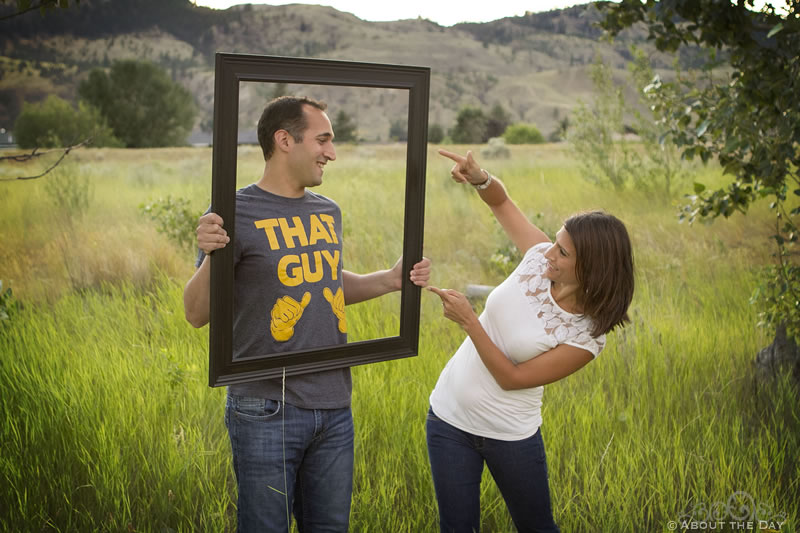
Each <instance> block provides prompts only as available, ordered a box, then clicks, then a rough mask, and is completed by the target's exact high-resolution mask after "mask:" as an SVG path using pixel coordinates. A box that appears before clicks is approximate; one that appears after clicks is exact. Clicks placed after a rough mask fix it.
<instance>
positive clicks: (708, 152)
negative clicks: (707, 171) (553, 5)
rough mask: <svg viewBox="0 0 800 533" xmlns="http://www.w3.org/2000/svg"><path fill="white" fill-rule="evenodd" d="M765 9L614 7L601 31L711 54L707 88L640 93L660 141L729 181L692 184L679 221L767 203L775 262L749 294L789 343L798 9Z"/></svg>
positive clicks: (702, 4) (796, 288) (680, 3)
mask: <svg viewBox="0 0 800 533" xmlns="http://www.w3.org/2000/svg"><path fill="white" fill-rule="evenodd" d="M773 3H774V4H776V6H773V5H771V4H769V3H768V4H766V5H765V7H763V8H762V10H761V11H755V7H754V2H753V0H738V1H737V2H733V1H731V0H662V1H660V2H656V1H654V0H646V1H644V2H642V1H641V0H622V1H621V2H620V3H618V4H613V3H608V4H605V5H604V10H605V19H604V20H603V22H602V26H603V27H604V28H605V29H606V30H607V31H608V32H609V33H610V34H611V35H616V34H617V33H619V32H620V31H621V30H622V29H624V28H627V27H630V26H631V25H633V24H636V23H640V22H641V23H644V24H645V25H646V26H647V28H648V32H649V39H650V40H652V41H654V42H655V44H656V46H657V47H658V48H659V49H660V50H662V51H676V50H678V48H679V47H680V46H681V45H687V44H688V45H700V46H702V47H705V48H707V49H710V50H711V51H712V52H714V53H712V54H711V55H710V56H709V61H708V62H707V64H706V68H705V70H706V73H707V74H708V75H707V76H706V80H710V82H708V81H705V82H701V83H698V82H696V81H695V80H692V79H690V78H686V77H679V78H678V80H677V81H676V82H674V83H672V84H667V83H665V82H663V81H661V80H659V79H655V80H654V81H653V84H652V85H651V86H650V87H648V91H650V92H652V93H653V94H654V95H655V98H654V104H653V105H655V106H656V110H657V111H658V113H657V114H659V115H661V116H662V117H663V123H664V125H665V126H667V127H668V131H667V132H666V133H665V135H664V138H671V139H672V141H673V142H674V143H676V144H677V145H678V146H680V147H681V148H682V149H683V156H684V157H686V158H692V157H700V158H701V159H702V160H703V161H709V160H711V159H714V158H715V159H716V160H717V161H718V162H719V164H720V165H722V167H723V168H724V170H725V173H726V174H729V175H730V176H731V182H730V183H729V184H728V185H727V186H726V187H724V188H722V189H718V190H714V191H709V190H706V188H705V187H704V186H703V185H702V184H699V183H698V184H695V193H696V194H695V195H693V196H691V197H690V200H691V202H692V203H691V204H690V205H688V206H686V207H685V208H684V209H683V212H682V218H686V219H689V220H694V219H695V218H701V219H702V218H708V219H713V218H715V217H718V216H720V215H722V216H724V217H728V216H730V215H731V214H733V213H734V212H736V211H740V212H746V211H747V208H748V207H749V205H750V204H751V203H752V202H753V201H755V200H757V199H759V198H770V199H771V200H772V204H771V205H772V207H773V208H774V209H775V210H776V211H777V213H776V214H777V217H776V218H777V220H778V225H777V228H776V234H775V235H774V239H775V241H776V243H777V245H778V252H777V254H776V255H777V257H778V259H779V261H778V265H777V266H776V267H775V268H774V269H772V270H771V271H770V273H769V275H768V277H767V279H766V282H765V284H764V285H762V287H761V289H763V290H759V292H760V296H759V298H760V299H761V303H762V304H763V305H764V307H763V309H764V312H763V315H762V317H763V318H764V322H765V323H767V324H773V325H777V324H779V323H785V324H786V326H787V332H788V333H789V335H790V336H792V337H794V338H795V339H797V338H798V337H799V336H800V267H798V266H797V265H796V261H797V260H796V258H794V257H793V255H794V254H793V253H792V251H791V248H792V247H793V245H794V243H795V242H796V241H797V215H798V214H800V208H797V207H794V206H796V205H797V203H798V198H797V196H800V179H799V177H798V167H800V100H798V98H797V95H798V94H800V2H797V1H796V0H785V1H784V2H782V3H781V2H773ZM718 52H724V54H725V55H726V56H727V63H728V65H729V69H726V70H725V71H724V72H726V75H725V76H726V77H725V79H723V80H719V79H718V76H717V79H714V77H713V76H712V75H711V73H712V68H713V67H714V66H716V65H715V62H714V59H715V55H716V53H718ZM659 95H664V96H663V97H659Z"/></svg>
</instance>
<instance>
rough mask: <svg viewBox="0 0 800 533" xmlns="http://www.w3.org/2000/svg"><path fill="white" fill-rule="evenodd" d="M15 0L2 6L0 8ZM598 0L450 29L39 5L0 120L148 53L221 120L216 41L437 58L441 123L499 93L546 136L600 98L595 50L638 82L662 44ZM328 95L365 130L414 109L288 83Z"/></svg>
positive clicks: (249, 108)
mask: <svg viewBox="0 0 800 533" xmlns="http://www.w3.org/2000/svg"><path fill="white" fill-rule="evenodd" d="M13 10H14V8H13V6H11V5H7V4H2V5H0V17H1V16H2V15H4V14H9V13H12V12H13ZM599 18H600V14H599V12H598V11H597V9H596V8H595V7H594V6H593V5H586V6H576V7H573V8H568V9H563V10H556V11H551V12H547V13H534V14H530V13H529V14H527V15H525V16H522V17H510V18H504V19H500V20H497V21H493V22H489V23H485V24H458V25H455V26H452V27H442V26H439V25H438V24H436V23H433V22H431V21H428V20H424V19H416V20H402V21H395V22H367V21H363V20H361V19H359V18H357V17H355V16H353V15H352V14H349V13H344V12H340V11H337V10H335V9H333V8H330V7H323V6H317V5H301V4H293V5H287V6H268V5H250V4H245V5H240V6H235V7H232V8H230V9H227V10H224V11H218V10H212V9H208V8H202V7H197V6H195V5H194V4H192V3H191V2H190V1H189V0H127V1H125V2H119V1H112V0H82V1H81V2H80V4H78V5H77V6H74V7H70V8H69V9H56V10H53V11H51V12H49V13H47V14H46V15H45V16H41V15H40V14H39V13H38V12H32V13H27V14H24V15H21V16H18V17H14V18H11V19H9V20H4V21H0V127H5V128H7V129H10V127H12V126H13V121H14V120H15V118H16V116H17V115H18V114H19V112H20V110H21V108H22V104H23V102H34V101H39V100H42V99H43V98H44V97H45V96H46V95H48V94H52V93H54V94H58V95H60V96H62V97H64V98H67V99H69V100H74V99H75V97H76V90H77V85H78V83H79V82H80V80H82V79H83V78H84V77H85V76H86V75H87V74H88V72H89V70H90V69H91V68H94V67H98V66H101V67H105V66H108V65H110V63H111V62H112V61H114V60H115V59H122V58H140V59H149V60H151V61H154V62H156V63H158V64H160V65H161V66H163V67H164V68H166V69H167V70H168V71H169V72H170V74H171V76H172V77H173V79H175V80H176V81H178V82H179V83H181V84H182V85H184V86H185V87H187V88H188V89H189V90H190V91H191V92H192V94H193V95H194V98H195V101H196V102H197V104H198V107H199V109H200V114H199V118H198V123H197V127H196V129H197V130H198V131H200V130H205V131H206V132H208V131H210V129H211V125H212V120H211V117H212V113H213V97H214V94H213V91H214V83H213V79H214V67H213V64H214V53H215V52H216V51H224V52H239V53H250V54H266V55H280V56H299V57H317V58H330V59H345V60H352V61H369V62H381V63H395V64H411V65H425V66H430V67H431V69H432V80H431V102H430V104H431V105H430V123H431V124H440V125H442V126H444V127H445V128H449V127H451V126H452V124H453V123H454V121H455V116H456V114H457V112H458V110H459V109H460V108H461V107H463V106H464V105H474V106H479V107H482V108H484V109H486V110H487V111H488V109H489V108H490V107H491V106H493V105H494V104H496V103H499V104H501V105H502V106H503V107H504V108H505V109H506V110H508V111H509V112H510V114H511V116H512V119H513V120H514V121H524V122H530V123H534V124H536V125H537V126H538V127H539V128H540V129H541V130H542V132H543V133H544V134H545V135H547V134H548V133H550V132H551V131H552V130H553V129H554V128H555V127H556V124H557V122H558V121H559V120H560V119H561V118H563V117H564V116H566V115H568V114H569V113H570V110H571V109H572V108H573V107H574V106H575V105H576V103H577V102H578V101H579V99H583V100H588V99H589V97H590V91H591V82H590V81H589V78H588V76H587V69H588V66H589V65H590V64H591V63H592V61H593V60H594V58H595V57H596V55H598V54H599V55H600V56H602V57H603V58H604V59H605V60H606V61H607V62H609V63H610V64H611V65H613V66H614V68H615V69H616V71H617V78H618V80H619V81H620V82H623V81H625V80H627V74H626V71H625V65H626V61H627V60H628V59H629V57H630V52H629V46H630V44H632V43H637V45H639V46H642V47H644V48H645V49H648V50H649V51H650V52H651V57H652V58H653V61H654V63H655V65H656V66H657V67H659V68H666V67H668V66H669V65H670V64H671V61H672V59H671V58H670V57H666V56H662V55H660V54H658V53H655V52H654V51H653V50H652V48H651V47H649V45H648V44H647V43H646V42H645V35H644V33H643V32H642V31H637V30H636V29H633V30H629V31H628V32H627V33H625V34H623V36H622V37H621V38H620V39H618V40H617V42H615V43H608V42H605V41H601V40H600V39H599V38H600V36H601V32H600V30H599V29H598V28H596V27H595V26H594V25H593V23H594V22H596V21H597V20H599ZM277 89H278V88H275V87H268V86H264V85H263V84H244V85H243V87H242V88H241V101H240V127H241V128H242V129H244V130H251V129H253V124H254V122H255V120H257V117H258V115H259V113H260V110H261V108H262V107H263V103H264V101H265V99H267V98H269V97H270V96H271V95H272V94H274V93H275V91H276V90H277ZM288 90H289V92H303V93H304V94H309V95H311V96H314V97H317V98H323V99H325V100H327V101H328V103H329V104H330V107H331V111H332V114H334V113H336V112H337V111H338V110H340V109H344V110H345V111H346V112H347V113H349V114H350V115H352V116H353V117H355V119H356V122H357V123H358V126H359V132H360V134H361V136H362V137H364V138H365V139H368V140H375V141H383V140H386V139H387V138H388V131H389V127H390V124H391V122H392V121H393V120H397V119H398V118H400V117H403V116H404V113H405V112H406V111H405V106H406V103H405V99H404V95H403V94H402V91H382V90H375V89H357V90H356V89H343V88H336V87H333V88H331V87H318V86H314V87H291V86H290V87H289V88H288Z"/></svg>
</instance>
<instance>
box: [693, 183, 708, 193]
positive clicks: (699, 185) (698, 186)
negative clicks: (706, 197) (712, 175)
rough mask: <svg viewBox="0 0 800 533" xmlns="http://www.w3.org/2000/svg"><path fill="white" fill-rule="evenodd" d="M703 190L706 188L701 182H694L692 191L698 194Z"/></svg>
mask: <svg viewBox="0 0 800 533" xmlns="http://www.w3.org/2000/svg"><path fill="white" fill-rule="evenodd" d="M704 190H706V186H705V185H703V184H702V183H697V182H694V192H695V194H700V193H701V192H703V191H704Z"/></svg>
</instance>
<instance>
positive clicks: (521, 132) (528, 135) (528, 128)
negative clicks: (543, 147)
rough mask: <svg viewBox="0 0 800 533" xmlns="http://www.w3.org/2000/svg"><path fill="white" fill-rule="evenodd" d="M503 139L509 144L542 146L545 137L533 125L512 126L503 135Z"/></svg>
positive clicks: (520, 124)
mask: <svg viewBox="0 0 800 533" xmlns="http://www.w3.org/2000/svg"><path fill="white" fill-rule="evenodd" d="M503 139H505V141H506V142H507V143H508V144H541V143H543V142H544V136H543V135H542V132H540V131H539V129H538V128H537V127H536V126H534V125H532V124H522V123H517V124H512V125H510V126H509V127H507V128H506V131H505V132H504V133H503Z"/></svg>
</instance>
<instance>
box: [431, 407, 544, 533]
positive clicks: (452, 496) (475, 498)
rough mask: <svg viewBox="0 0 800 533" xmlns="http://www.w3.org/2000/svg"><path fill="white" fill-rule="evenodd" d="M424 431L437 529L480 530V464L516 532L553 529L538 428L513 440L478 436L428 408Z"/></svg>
mask: <svg viewBox="0 0 800 533" xmlns="http://www.w3.org/2000/svg"><path fill="white" fill-rule="evenodd" d="M426 431H427V440H428V458H429V459H430V463H431V473H432V474H433V485H434V488H435V489H436V500H437V502H438V503H439V529H440V531H441V532H442V533H462V532H463V533H472V532H478V531H480V524H481V512H480V490H481V474H482V473H483V465H484V463H486V465H487V466H488V467H489V471H490V472H491V473H492V477H493V478H494V481H495V483H497V487H498V488H499V489H500V493H501V494H502V495H503V499H504V500H505V502H506V506H508V511H509V513H510V514H511V519H512V520H513V521H514V525H515V526H516V527H517V530H518V531H519V532H520V533H527V532H529V531H548V532H552V531H555V532H557V531H558V526H556V524H555V521H554V520H553V512H552V509H551V507H550V487H549V485H548V480H547V460H546V458H545V454H544V442H543V441H542V434H541V430H540V431H537V432H536V434H534V435H533V436H532V437H528V438H527V439H523V440H518V441H504V440H496V439H489V438H485V437H478V436H477V435H473V434H471V433H467V432H465V431H461V430H460V429H457V428H455V427H453V426H451V425H450V424H448V423H446V422H444V421H442V420H440V419H439V418H437V417H436V415H435V414H434V412H433V410H432V409H431V410H429V411H428V419H427V422H426Z"/></svg>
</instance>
